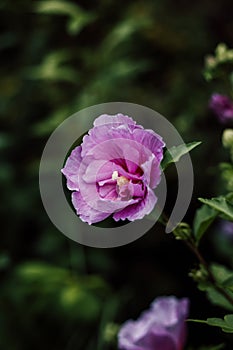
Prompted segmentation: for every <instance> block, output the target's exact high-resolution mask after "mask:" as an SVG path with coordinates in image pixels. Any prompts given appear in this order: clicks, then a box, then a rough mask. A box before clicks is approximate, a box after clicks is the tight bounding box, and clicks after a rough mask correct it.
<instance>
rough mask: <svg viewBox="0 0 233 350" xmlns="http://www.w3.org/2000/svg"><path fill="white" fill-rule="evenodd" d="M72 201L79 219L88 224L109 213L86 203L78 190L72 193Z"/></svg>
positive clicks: (98, 220) (105, 216) (99, 219)
mask: <svg viewBox="0 0 233 350" xmlns="http://www.w3.org/2000/svg"><path fill="white" fill-rule="evenodd" d="M72 203H73V206H74V208H75V210H76V213H77V214H78V215H79V217H80V219H81V220H82V221H84V222H87V223H88V224H89V225H90V224H93V223H96V222H100V221H102V220H104V219H106V218H107V217H108V216H109V215H110V213H104V212H101V211H98V210H96V209H94V208H92V207H91V206H90V205H88V204H87V203H86V201H85V200H84V199H83V197H82V195H81V193H80V192H73V193H72Z"/></svg>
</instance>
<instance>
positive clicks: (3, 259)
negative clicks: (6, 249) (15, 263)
mask: <svg viewBox="0 0 233 350" xmlns="http://www.w3.org/2000/svg"><path fill="white" fill-rule="evenodd" d="M10 263H11V259H10V257H9V255H8V254H7V253H1V254H0V270H5V269H6V268H7V267H8V266H9V265H10Z"/></svg>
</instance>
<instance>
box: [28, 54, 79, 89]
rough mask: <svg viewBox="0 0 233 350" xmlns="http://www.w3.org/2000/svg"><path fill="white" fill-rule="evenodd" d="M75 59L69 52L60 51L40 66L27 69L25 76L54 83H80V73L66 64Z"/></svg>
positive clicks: (49, 56) (49, 55)
mask: <svg viewBox="0 0 233 350" xmlns="http://www.w3.org/2000/svg"><path fill="white" fill-rule="evenodd" d="M72 58H73V54H72V53H71V52H70V51H69V50H58V51H54V52H51V53H49V54H48V55H47V56H46V57H45V58H44V60H43V61H42V63H41V64H39V65H38V66H34V67H30V68H27V69H25V73H24V74H25V76H26V77H27V78H29V79H35V80H40V79H46V80H52V81H67V82H70V83H73V84H76V85H77V84H78V83H79V73H78V72H77V70H75V69H74V68H71V67H70V66H68V65H67V66H66V65H65V64H64V63H65V62H67V61H69V60H70V59H72Z"/></svg>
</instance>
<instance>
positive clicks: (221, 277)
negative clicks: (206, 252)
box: [193, 264, 233, 311]
mask: <svg viewBox="0 0 233 350" xmlns="http://www.w3.org/2000/svg"><path fill="white" fill-rule="evenodd" d="M202 269H203V267H202ZM210 269H211V272H212V274H213V275H214V278H215V280H216V282H217V285H218V286H220V287H221V288H224V282H225V281H226V280H227V279H228V278H229V277H231V276H232V271H231V270H229V269H227V268H226V267H225V266H223V265H220V264H211V265H210ZM200 272H201V274H200V276H197V274H195V275H194V276H193V277H194V280H196V282H197V283H198V288H199V289H200V290H201V291H205V292H206V294H207V297H208V299H209V300H210V302H211V303H212V304H214V305H217V306H220V307H222V308H224V309H226V310H230V311H233V305H232V304H231V303H230V302H229V301H228V300H227V299H226V298H225V297H224V296H223V295H222V294H221V293H220V292H218V291H217V290H216V289H215V287H213V286H212V284H211V283H210V282H209V281H208V279H207V277H206V276H205V274H204V271H202V270H201V271H200ZM202 276H203V278H202ZM195 277H196V278H195ZM197 277H198V278H197ZM227 294H228V295H229V296H230V297H231V298H233V293H232V292H231V291H230V290H229V291H228V292H227Z"/></svg>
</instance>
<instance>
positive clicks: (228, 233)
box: [220, 220, 233, 240]
mask: <svg viewBox="0 0 233 350" xmlns="http://www.w3.org/2000/svg"><path fill="white" fill-rule="evenodd" d="M220 230H221V233H222V234H223V235H224V236H225V237H227V238H230V239H231V240H233V222H231V221H227V220H222V221H221V223H220Z"/></svg>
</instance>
